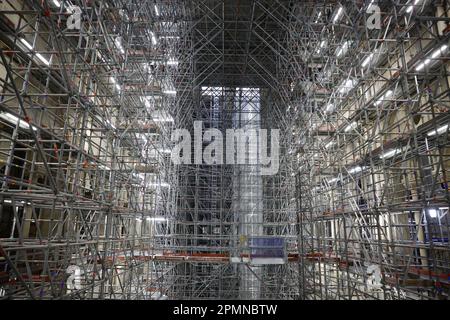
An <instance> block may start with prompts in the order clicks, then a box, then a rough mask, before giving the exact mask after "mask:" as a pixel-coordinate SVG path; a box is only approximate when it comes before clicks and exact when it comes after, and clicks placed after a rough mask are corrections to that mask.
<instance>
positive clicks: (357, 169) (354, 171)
mask: <svg viewBox="0 0 450 320" xmlns="http://www.w3.org/2000/svg"><path fill="white" fill-rule="evenodd" d="M364 169H365V167H360V166H356V167H353V168H351V169H350V170H348V173H349V174H354V173H358V172H361V171H363V170H364Z"/></svg>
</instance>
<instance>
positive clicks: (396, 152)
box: [380, 149, 402, 159]
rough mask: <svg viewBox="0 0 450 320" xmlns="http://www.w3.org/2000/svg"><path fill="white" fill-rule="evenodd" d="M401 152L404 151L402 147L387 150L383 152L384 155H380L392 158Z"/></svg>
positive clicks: (382, 157)
mask: <svg viewBox="0 0 450 320" xmlns="http://www.w3.org/2000/svg"><path fill="white" fill-rule="evenodd" d="M400 152H402V150H401V149H393V150H390V151H387V152H385V153H383V154H382V155H380V158H381V159H389V158H392V157H393V156H395V155H397V154H399V153H400Z"/></svg>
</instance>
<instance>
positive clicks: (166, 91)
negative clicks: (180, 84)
mask: <svg viewBox="0 0 450 320" xmlns="http://www.w3.org/2000/svg"><path fill="white" fill-rule="evenodd" d="M163 93H164V94H168V95H176V94H177V92H176V90H163Z"/></svg>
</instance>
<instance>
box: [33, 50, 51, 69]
mask: <svg viewBox="0 0 450 320" xmlns="http://www.w3.org/2000/svg"><path fill="white" fill-rule="evenodd" d="M36 57H38V59H39V60H41V61H42V62H43V63H45V64H46V65H47V66H49V65H50V61H48V60H47V59H45V58H44V57H43V56H42V55H41V54H40V53H36Z"/></svg>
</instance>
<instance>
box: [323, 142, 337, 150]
mask: <svg viewBox="0 0 450 320" xmlns="http://www.w3.org/2000/svg"><path fill="white" fill-rule="evenodd" d="M334 144H335V142H334V141H330V142H328V143H327V144H326V145H325V148H326V149H328V148H329V147H331V146H333V145H334Z"/></svg>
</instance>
